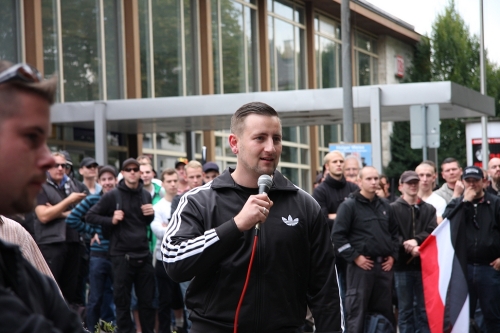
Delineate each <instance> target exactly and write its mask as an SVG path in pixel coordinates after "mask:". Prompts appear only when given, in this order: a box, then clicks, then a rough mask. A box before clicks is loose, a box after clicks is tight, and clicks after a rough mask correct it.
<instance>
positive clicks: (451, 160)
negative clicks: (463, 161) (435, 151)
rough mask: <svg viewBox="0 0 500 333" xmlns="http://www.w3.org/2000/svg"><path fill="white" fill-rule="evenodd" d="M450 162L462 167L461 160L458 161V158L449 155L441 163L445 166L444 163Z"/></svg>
mask: <svg viewBox="0 0 500 333" xmlns="http://www.w3.org/2000/svg"><path fill="white" fill-rule="evenodd" d="M448 163H457V165H458V167H459V168H461V166H460V162H458V160H457V159H456V158H454V157H447V158H445V159H444V160H443V162H442V163H441V167H443V164H448Z"/></svg>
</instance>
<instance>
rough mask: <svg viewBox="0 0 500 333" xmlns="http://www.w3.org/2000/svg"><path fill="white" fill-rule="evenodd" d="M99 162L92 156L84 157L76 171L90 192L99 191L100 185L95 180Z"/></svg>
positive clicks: (95, 192)
mask: <svg viewBox="0 0 500 333" xmlns="http://www.w3.org/2000/svg"><path fill="white" fill-rule="evenodd" d="M98 167H99V164H98V163H97V161H96V160H94V159H93V158H92V157H84V158H83V160H82V161H81V162H80V169H78V172H79V173H80V175H82V177H83V184H85V186H86V187H87V188H88V190H89V192H90V194H97V193H99V192H101V190H102V187H101V185H99V183H97V182H96V180H97V168H98Z"/></svg>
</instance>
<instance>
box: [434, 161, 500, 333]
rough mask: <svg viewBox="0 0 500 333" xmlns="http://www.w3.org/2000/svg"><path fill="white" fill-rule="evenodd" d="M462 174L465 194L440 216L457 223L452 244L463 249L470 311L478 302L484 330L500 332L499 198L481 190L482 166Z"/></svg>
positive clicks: (468, 169)
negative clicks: (465, 260) (465, 254)
mask: <svg viewBox="0 0 500 333" xmlns="http://www.w3.org/2000/svg"><path fill="white" fill-rule="evenodd" d="M462 177H463V183H464V185H465V190H464V193H463V195H462V196H460V197H458V198H455V199H453V200H452V201H451V202H450V203H449V204H448V206H447V207H446V210H445V212H444V214H443V217H445V218H446V217H448V218H450V219H452V225H453V223H460V225H459V227H458V228H459V229H458V230H459V231H458V236H457V237H459V238H458V239H461V241H459V242H456V244H455V247H462V246H463V247H465V248H466V250H465V251H464V252H466V253H467V272H468V274H466V277H467V283H468V286H469V304H470V313H474V311H475V310H476V304H477V301H479V303H480V304H481V311H482V313H483V316H484V324H485V326H486V332H500V302H498V300H499V299H500V288H498V286H499V285H500V272H499V271H500V228H499V223H500V198H499V197H498V196H496V195H494V194H492V193H489V192H485V191H484V190H483V185H484V184H483V183H484V178H483V170H481V168H479V167H477V166H475V165H471V166H468V167H466V168H465V169H464V171H463V176H462ZM457 214H459V215H457ZM455 225H456V224H455ZM460 250H462V251H463V250H464V249H463V248H461V249H460ZM455 251H457V249H455Z"/></svg>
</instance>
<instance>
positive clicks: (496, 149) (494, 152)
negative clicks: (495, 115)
mask: <svg viewBox="0 0 500 333" xmlns="http://www.w3.org/2000/svg"><path fill="white" fill-rule="evenodd" d="M482 142H483V140H482V139H472V163H473V164H474V165H475V166H478V167H480V168H482V167H483V163H482V159H483V155H482V150H481V148H482ZM488 145H489V151H490V160H491V159H492V158H493V157H498V158H500V138H489V139H488ZM485 167H486V168H487V167H488V163H486V166H485Z"/></svg>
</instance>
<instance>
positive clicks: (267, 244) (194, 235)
mask: <svg viewBox="0 0 500 333" xmlns="http://www.w3.org/2000/svg"><path fill="white" fill-rule="evenodd" d="M281 140H282V131H281V121H280V119H279V117H278V114H277V112H276V111H275V110H274V109H273V108H272V107H270V106H269V105H267V104H264V103H259V102H254V103H249V104H245V105H243V106H242V107H241V108H239V109H238V110H237V111H236V113H235V114H234V115H233V117H232V119H231V134H230V135H229V145H230V147H231V149H232V151H233V153H235V154H236V155H237V165H236V169H231V168H229V169H227V170H226V171H224V173H223V174H222V175H220V176H219V177H217V178H215V179H214V180H213V181H211V182H210V183H208V184H205V185H202V186H200V187H197V188H195V189H193V190H191V191H189V192H187V193H186V194H185V195H184V196H183V197H182V198H181V200H180V203H179V206H178V208H177V210H176V211H175V213H174V214H173V216H172V219H171V220H170V223H169V227H168V229H167V231H166V234H165V237H164V240H163V244H162V253H163V261H164V263H165V266H166V268H167V272H168V274H169V276H170V277H171V278H172V279H173V280H175V281H187V280H191V279H192V280H191V284H190V286H189V288H188V290H187V294H186V305H187V307H188V310H189V311H190V318H191V321H192V323H193V325H192V328H191V331H190V332H191V333H205V332H211V333H230V332H233V326H234V322H235V316H236V313H237V312H236V308H237V307H238V303H239V299H240V295H241V294H242V291H243V288H244V285H245V277H246V275H247V270H248V266H249V261H250V258H251V253H252V252H253V250H252V248H253V244H254V242H257V243H256V247H257V248H256V249H255V251H256V252H254V253H255V260H254V262H253V265H252V269H251V273H250V276H249V280H248V284H247V289H246V294H245V297H244V299H243V301H242V303H241V312H240V314H239V317H237V318H236V319H237V320H238V322H239V325H238V326H237V329H238V332H239V333H250V332H295V331H297V330H298V329H299V328H300V327H301V326H302V324H303V322H304V318H305V316H306V306H309V308H310V309H311V312H312V314H313V316H314V319H315V325H316V330H317V331H318V332H331V333H333V332H340V331H341V310H340V299H339V291H338V286H337V280H336V274H335V267H334V264H335V255H334V252H333V247H332V244H331V241H330V237H329V229H328V224H327V222H326V219H325V217H324V216H323V214H322V213H321V209H320V207H319V205H318V204H317V202H316V201H315V200H314V199H313V198H312V197H311V196H310V195H309V194H307V193H306V192H304V191H303V190H300V189H299V188H297V187H296V186H295V185H293V184H292V183H291V182H290V181H289V180H287V179H286V178H285V177H283V175H282V174H281V173H279V172H278V171H277V170H276V167H277V165H278V162H279V158H280V155H281V150H282V145H281ZM261 175H269V176H273V180H272V187H271V188H270V190H269V191H268V192H269V193H268V194H266V193H261V194H259V190H258V185H257V183H258V179H259V177H260V176H261ZM260 224H262V225H261V226H260ZM256 225H258V226H259V228H260V229H256ZM256 230H260V233H258V232H257V231H256ZM256 234H258V236H259V237H258V238H257V239H258V241H257V240H256V239H255V235H256Z"/></svg>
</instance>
